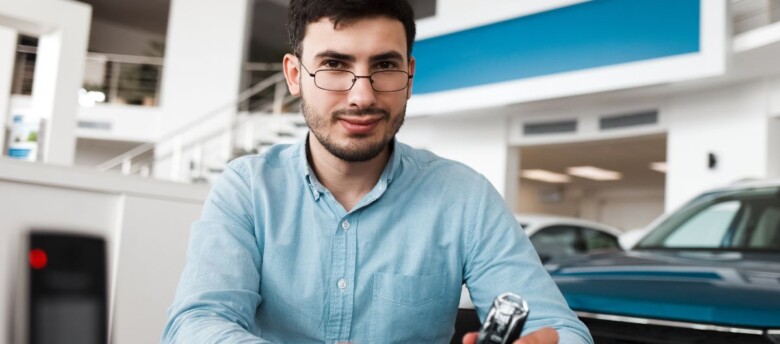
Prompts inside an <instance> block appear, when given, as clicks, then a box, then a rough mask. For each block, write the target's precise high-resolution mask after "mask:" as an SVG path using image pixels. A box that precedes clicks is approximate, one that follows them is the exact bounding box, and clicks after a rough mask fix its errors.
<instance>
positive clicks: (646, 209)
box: [514, 179, 664, 230]
mask: <svg viewBox="0 0 780 344" xmlns="http://www.w3.org/2000/svg"><path fill="white" fill-rule="evenodd" d="M520 185H521V187H519V188H518V204H517V206H516V207H515V208H514V209H515V211H517V212H518V213H522V214H547V215H557V216H569V217H577V218H583V219H588V220H592V221H596V222H601V223H605V224H608V225H611V226H614V227H617V228H620V229H622V230H630V229H635V228H643V227H645V226H647V225H648V224H649V223H650V222H652V221H653V220H654V219H656V218H657V217H658V216H660V215H661V214H662V213H663V211H664V190H662V189H660V188H652V187H625V188H607V187H605V188H599V189H592V190H588V189H583V188H578V187H571V186H565V185H553V184H548V183H542V182H537V181H533V180H527V179H522V180H521V181H520ZM551 192H560V194H561V195H562V196H563V197H562V198H561V200H560V202H551V203H550V202H543V201H542V200H541V198H540V193H551Z"/></svg>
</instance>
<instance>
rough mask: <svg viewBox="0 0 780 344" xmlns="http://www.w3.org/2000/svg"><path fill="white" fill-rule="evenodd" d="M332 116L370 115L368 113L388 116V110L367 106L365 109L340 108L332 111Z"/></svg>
mask: <svg viewBox="0 0 780 344" xmlns="http://www.w3.org/2000/svg"><path fill="white" fill-rule="evenodd" d="M332 115H333V117H347V116H356V117H357V116H370V115H382V117H384V118H387V117H390V112H389V111H387V110H384V109H380V108H375V107H369V108H365V109H341V110H336V111H333V113H332Z"/></svg>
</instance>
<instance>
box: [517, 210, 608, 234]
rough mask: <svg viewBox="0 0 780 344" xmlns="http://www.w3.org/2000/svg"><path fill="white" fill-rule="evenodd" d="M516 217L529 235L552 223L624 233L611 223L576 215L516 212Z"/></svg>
mask: <svg viewBox="0 0 780 344" xmlns="http://www.w3.org/2000/svg"><path fill="white" fill-rule="evenodd" d="M515 219H516V220H517V222H519V223H520V224H523V225H525V227H524V229H525V231H526V233H528V234H529V235H530V234H533V233H536V231H538V230H539V229H541V228H543V227H547V226H550V225H568V226H579V227H588V228H593V229H596V230H600V231H602V232H607V233H609V234H612V235H614V236H619V235H620V234H621V233H623V231H621V230H620V229H618V228H616V227H613V226H610V225H605V224H603V223H598V222H595V221H590V220H584V219H578V218H574V217H566V216H553V215H541V214H515Z"/></svg>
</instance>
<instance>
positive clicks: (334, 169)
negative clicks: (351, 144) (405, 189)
mask: <svg viewBox="0 0 780 344" xmlns="http://www.w3.org/2000/svg"><path fill="white" fill-rule="evenodd" d="M308 147H309V149H308V151H309V156H308V159H309V164H311V167H312V170H313V171H314V174H316V175H317V180H319V182H320V183H321V184H322V185H323V186H325V187H326V188H327V189H328V190H329V191H330V192H331V194H333V197H334V198H335V199H336V201H338V202H339V203H340V204H341V206H342V207H344V209H345V210H346V211H350V210H352V208H354V207H355V205H357V203H358V202H360V200H361V199H363V196H365V195H366V194H367V193H369V192H370V191H371V189H373V188H374V186H375V185H376V183H377V181H379V177H380V176H381V175H382V171H384V169H385V166H387V162H388V160H389V159H390V146H389V145H388V147H386V148H385V149H384V150H383V151H382V152H381V153H379V155H377V156H375V157H374V158H372V159H371V160H368V161H361V162H349V161H344V160H342V159H339V158H338V157H336V156H334V155H333V154H331V153H330V152H329V151H328V150H327V149H325V147H323V146H322V144H321V143H320V142H319V140H317V138H316V137H314V135H309V138H308Z"/></svg>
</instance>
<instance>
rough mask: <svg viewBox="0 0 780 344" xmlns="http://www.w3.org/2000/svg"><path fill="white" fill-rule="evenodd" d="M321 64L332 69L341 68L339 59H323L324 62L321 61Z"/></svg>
mask: <svg viewBox="0 0 780 344" xmlns="http://www.w3.org/2000/svg"><path fill="white" fill-rule="evenodd" d="M323 65H324V66H325V67H328V68H334V69H335V68H341V66H342V64H341V62H340V61H336V60H328V61H325V63H323Z"/></svg>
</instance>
